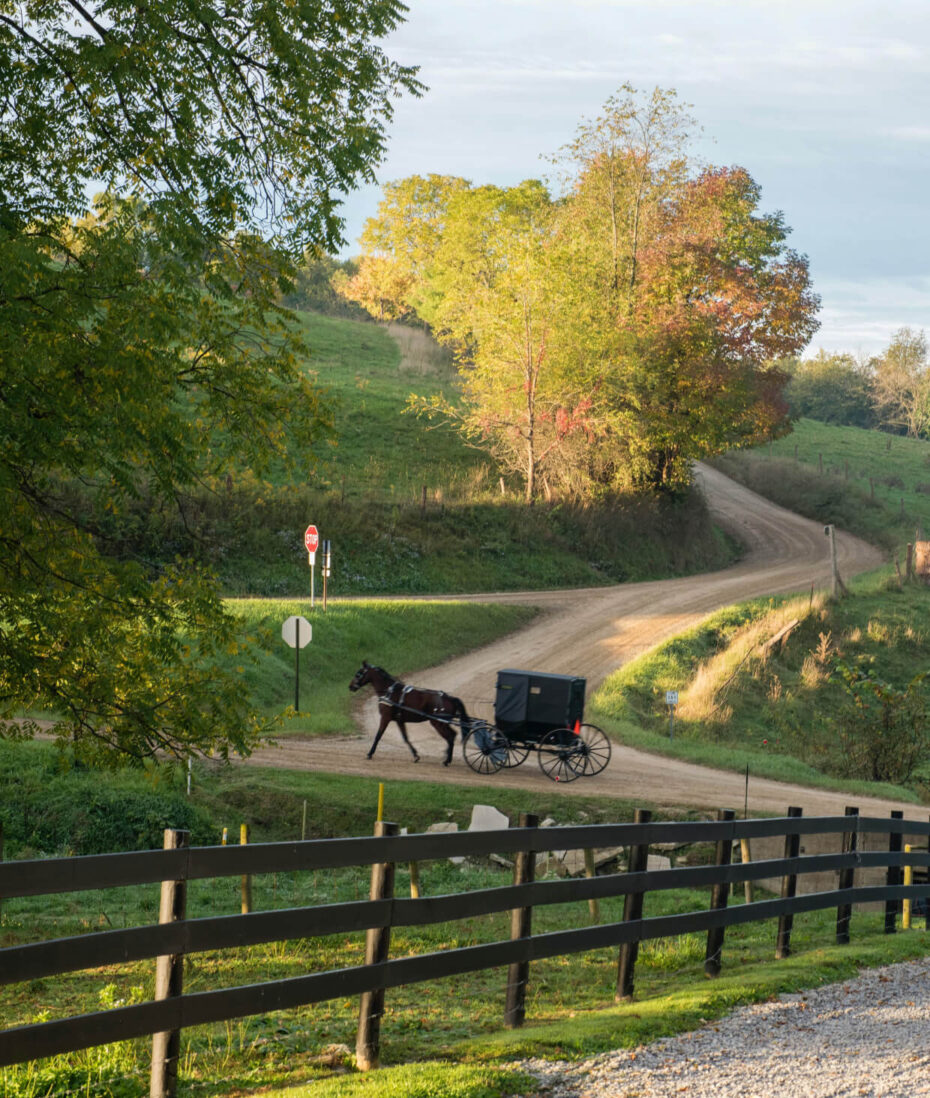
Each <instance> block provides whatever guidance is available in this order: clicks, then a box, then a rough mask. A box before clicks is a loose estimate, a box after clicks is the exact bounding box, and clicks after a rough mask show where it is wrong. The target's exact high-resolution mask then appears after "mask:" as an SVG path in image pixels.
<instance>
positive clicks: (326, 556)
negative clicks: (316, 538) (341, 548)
mask: <svg viewBox="0 0 930 1098" xmlns="http://www.w3.org/2000/svg"><path fill="white" fill-rule="evenodd" d="M331 545H332V542H330V541H329V540H328V539H327V538H324V539H323V612H324V613H325V612H326V581H327V580H328V579H329V576H330V564H331V562H332V551H331V548H330V547H331Z"/></svg>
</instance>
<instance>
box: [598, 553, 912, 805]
mask: <svg viewBox="0 0 930 1098" xmlns="http://www.w3.org/2000/svg"><path fill="white" fill-rule="evenodd" d="M850 587H851V595H850V597H848V598H844V599H839V600H836V601H831V600H828V599H825V598H824V597H822V596H821V597H815V598H814V599H813V600H811V599H810V596H803V597H800V598H790V597H782V598H772V599H757V600H753V601H751V602H747V603H742V604H739V605H736V606H731V607H727V608H726V609H725V610H722V611H720V612H718V613H716V614H713V615H711V616H710V617H708V618H707V619H706V620H705V621H704V622H702V623H701V624H700V625H698V626H697V627H695V628H694V629H691V630H689V631H687V632H685V633H683V634H681V635H679V636H677V637H674V638H673V639H672V640H670V641H668V642H666V643H665V644H662V645H660V646H658V647H657V648H656V649H654V650H652V651H651V652H648V653H646V654H645V655H644V656H642V657H640V658H639V659H638V660H635V661H633V662H631V663H629V664H627V665H626V666H625V667H623V668H621V669H620V670H619V671H617V672H616V673H615V674H613V675H612V676H610V678H608V679H607V681H606V682H605V683H604V684H603V686H602V687H601V688H600V690H599V691H598V692H597V694H596V695H595V697H594V698H593V699H592V703H591V705H590V707H589V716H590V719H592V720H593V721H595V723H598V724H601V725H602V726H603V727H604V728H605V730H606V731H608V732H609V733H610V734H611V735H612V736H614V737H615V738H617V739H619V740H621V741H622V742H625V743H630V744H632V745H634V746H637V747H641V748H643V749H645V750H649V751H654V752H657V753H660V754H665V755H671V756H675V757H678V758H684V759H688V760H689V761H691V762H696V763H701V764H704V765H708V766H716V767H722V768H724V769H730V770H737V771H742V770H744V769H745V768H746V767H747V766H748V767H749V768H750V770H751V771H752V773H753V774H756V775H758V776H760V777H766V778H772V779H775V780H779V781H790V782H797V783H800V784H804V785H811V786H819V787H821V788H828V789H836V790H844V791H847V792H851V793H859V794H861V795H867V796H885V797H890V798H894V799H899V800H910V801H914V802H916V803H919V802H920V801H921V800H922V799H925V798H926V796H927V793H928V778H930V774H928V773H927V767H928V762H927V754H928V753H930V752H928V751H927V749H926V747H924V748H923V751H924V755H923V758H922V761H919V762H918V763H917V765H915V766H914V767H913V769H912V772H911V773H909V774H904V773H903V771H902V770H901V768H897V769H896V768H895V766H894V765H892V763H893V762H894V760H891V761H889V760H887V759H885V760H879V762H880V763H881V765H880V766H878V765H876V760H875V757H874V753H873V754H872V755H871V756H870V755H869V754H868V753H867V752H865V753H864V752H863V751H862V750H861V749H860V748H861V745H862V741H863V740H864V739H865V738H866V737H867V736H868V735H870V734H872V733H875V732H876V729H877V730H878V732H880V733H881V736H883V737H884V738H885V740H886V741H889V742H890V737H891V734H892V731H893V729H892V728H891V726H890V725H889V723H888V717H889V712H888V711H886V707H885V706H883V704H882V703H881V701H880V699H879V698H877V697H875V696H874V695H873V696H870V697H866V696H865V695H864V694H863V695H860V696H857V695H855V694H854V693H851V692H850V689H849V688H848V686H847V683H846V681H845V679H844V678H843V676H842V674H841V672H840V669H841V668H842V667H849V668H853V669H856V670H857V672H858V673H861V674H862V675H863V676H865V677H866V678H867V681H868V682H871V683H878V684H886V685H889V687H890V688H891V689H893V690H894V691H896V692H897V694H901V693H902V691H903V690H904V689H905V688H906V686H907V684H908V683H910V682H911V681H912V680H914V679H915V677H916V676H919V675H920V674H922V673H923V671H924V670H925V669H926V667H927V661H928V658H930V633H928V630H927V629H926V624H925V623H926V620H927V615H928V613H930V590H928V589H927V588H925V587H924V586H922V585H918V584H910V585H904V586H901V585H899V584H898V583H897V582H896V580H895V579H894V578H893V576H892V575H891V573H890V572H889V570H888V569H882V570H880V571H879V572H876V573H872V574H870V575H867V576H863V577H859V578H858V579H856V580H855V581H854V582H853V583H852V584H851V585H850ZM792 623H794V624H792ZM786 626H791V628H790V629H789V631H788V632H787V634H786V635H785V636H784V637H783V638H782V639H781V640H778V641H776V642H775V643H771V642H772V640H773V638H776V637H778V635H779V633H781V631H782V630H783V629H785V627H786ZM666 690H678V691H679V698H680V704H679V708H678V716H677V718H676V720H675V726H674V740H671V739H670V734H669V719H668V710H667V708H666V706H665V692H666ZM911 701H913V703H914V708H913V709H908V710H907V712H905V711H904V708H903V707H902V709H901V717H902V721H904V723H903V724H902V725H901V727H900V728H899V729H898V731H899V732H900V733H901V735H902V737H903V738H902V739H901V741H900V742H901V744H902V745H903V746H902V748H901V750H902V751H903V750H905V749H907V750H912V749H913V750H918V751H919V750H921V747H920V745H921V743H922V742H923V741H922V736H923V732H922V727H923V724H922V722H921V721H918V720H917V718H918V717H919V714H920V713H923V712H924V711H925V708H924V707H925V706H926V704H927V701H928V698H927V695H926V692H925V691H923V689H922V688H921V690H920V692H919V693H917V692H915V695H914V698H913V699H910V700H909V701H908V705H910V704H911ZM907 720H913V721H917V723H916V724H913V726H912V727H910V728H908V727H905V725H906V721H907ZM883 722H884V724H883ZM881 736H879V739H881Z"/></svg>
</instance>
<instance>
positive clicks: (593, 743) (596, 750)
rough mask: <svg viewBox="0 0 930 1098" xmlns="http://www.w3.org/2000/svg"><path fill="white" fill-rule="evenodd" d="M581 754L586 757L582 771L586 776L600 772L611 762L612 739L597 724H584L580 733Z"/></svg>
mask: <svg viewBox="0 0 930 1098" xmlns="http://www.w3.org/2000/svg"><path fill="white" fill-rule="evenodd" d="M578 739H579V740H580V741H581V743H580V750H581V756H582V758H583V759H584V769H583V771H582V773H583V774H584V776H585V777H586V778H590V777H591V776H592V775H594V774H600V772H601V771H602V770H603V769H604V767H605V766H606V765H607V764H608V763H609V762H610V740H609V739H608V738H607V736H606V735H605V734H604V733H603V732H602V731H601V730H600V728H598V727H597V725H596V724H583V725H582V726H581V731H580V732H579V733H578Z"/></svg>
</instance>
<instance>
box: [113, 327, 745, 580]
mask: <svg viewBox="0 0 930 1098" xmlns="http://www.w3.org/2000/svg"><path fill="white" fill-rule="evenodd" d="M300 320H301V323H302V324H303V326H304V328H305V330H306V334H307V337H308V342H309V344H310V346H311V348H312V354H311V356H310V358H309V359H308V361H307V362H306V369H307V371H308V372H309V373H310V374H311V375H312V376H313V377H314V378H315V379H316V381H317V382H318V384H319V385H320V386H321V387H322V388H323V389H325V390H326V392H327V393H328V396H329V398H330V400H331V402H332V403H333V404H334V406H335V439H334V440H333V442H332V443H325V442H324V443H321V445H320V447H319V452H318V454H316V455H314V456H315V457H316V459H317V460H316V464H315V467H314V469H313V472H312V475H311V476H310V477H309V479H308V480H307V481H306V483H302V484H293V483H288V482H287V480H286V478H285V477H284V476H283V474H278V475H276V476H272V478H271V479H270V480H269V481H266V482H260V483H259V482H256V480H255V478H254V477H252V476H251V475H250V474H249V473H248V472H247V471H245V470H244V471H243V472H242V473H241V474H240V475H235V476H232V477H230V478H228V479H227V481H226V482H225V484H223V485H219V486H216V488H215V490H212V491H210V490H207V489H204V490H202V491H200V492H198V493H195V494H192V495H191V496H190V497H188V498H187V499H186V500H184V501H183V505H184V512H185V513H184V516H183V518H180V517H177V516H174V515H172V514H169V513H165V512H157V513H156V512H153V510H152V509H147V508H146V506H145V501H140V505H139V508H138V511H137V513H136V514H135V515H134V516H133V522H132V523H130V524H126V525H125V526H124V527H123V528H121V529H120V530H118V531H117V532H116V534H115V536H114V533H113V531H110V532H109V534H110V539H111V543H112V544H114V545H115V546H116V548H117V550H118V552H120V553H122V554H125V555H134V556H137V557H141V558H142V559H143V560H145V561H147V562H148V563H150V564H152V565H158V564H159V563H161V562H163V561H165V560H173V559H174V558H175V557H176V556H182V557H196V558H199V559H201V560H203V561H205V562H207V563H208V564H210V565H211V566H212V567H213V568H215V570H216V571H217V573H218V575H219V577H220V579H221V582H222V585H223V588H224V590H225V592H226V593H227V594H229V595H264V596H305V595H306V594H307V593H308V591H309V583H310V576H309V570H308V567H307V558H306V555H305V552H304V549H303V540H302V539H303V531H304V529H305V528H306V526H307V525H308V523H311V522H312V523H314V524H315V525H316V526H317V527H318V528H319V530H320V534H321V537H324V538H329V539H330V540H331V541H332V545H333V576H332V580H331V584H330V591H331V593H332V594H334V595H359V594H404V593H436V592H442V593H449V594H454V593H459V592H466V591H489V590H490V591H494V590H514V589H520V588H533V589H544V588H548V587H573V586H594V585H598V584H609V583H618V582H623V581H625V580H638V579H652V578H661V577H665V576H672V575H683V574H687V573H693V572H699V571H705V570H708V569H713V568H719V567H722V566H724V565H725V564H727V563H729V562H730V561H732V560H733V559H734V557H735V556H736V553H737V549H736V547H735V546H734V545H733V543H732V542H730V541H728V539H726V538H725V537H724V536H723V535H722V534H720V533H719V531H717V530H715V529H714V527H713V525H712V523H711V521H710V519H709V517H708V515H707V512H706V509H705V507H704V505H703V501H702V500H701V498H700V496H698V495H697V494H694V493H692V494H689V495H684V496H678V497H675V498H673V499H666V500H662V501H656V500H651V499H643V498H624V497H619V498H618V497H612V498H610V499H604V500H601V501H598V502H596V503H587V504H582V503H572V502H567V501H552V502H549V503H540V504H537V505H536V506H534V507H526V506H525V505H524V504H523V502H522V500H521V499H520V497H519V494H518V490H517V486H516V485H508V484H507V483H506V482H502V481H501V479H500V477H499V476H498V475H497V473H496V472H495V471H494V470H493V469H492V467H491V463H490V461H489V459H488V458H487V457H486V456H485V455H483V454H482V453H480V452H479V451H477V450H474V449H470V448H469V447H467V446H466V445H465V444H464V442H463V441H462V440H461V439H460V437H459V436H458V435H456V434H454V433H453V432H452V431H450V430H447V429H443V428H441V427H432V428H431V427H430V425H428V424H426V423H425V422H422V421H420V420H418V419H417V418H416V417H414V416H412V415H408V414H405V412H404V406H405V404H406V402H407V398H408V396H409V395H410V394H411V393H412V392H416V393H417V394H419V395H421V396H429V395H431V394H433V393H436V392H438V391H444V392H446V393H447V394H448V393H450V392H452V391H453V385H454V371H453V370H452V368H451V365H450V363H449V361H448V358H447V356H446V355H445V353H444V352H443V351H442V350H441V349H440V348H439V347H438V346H437V345H436V344H435V343H433V342H432V341H431V340H429V339H428V338H427V337H426V336H425V335H424V334H423V333H422V332H420V331H417V330H411V329H409V328H407V329H405V328H400V327H399V326H393V327H392V329H391V330H388V329H386V328H384V327H380V326H378V325H376V324H373V323H360V322H357V321H352V320H344V319H339V318H333V317H325V316H322V315H317V314H313V313H302V314H300ZM318 582H319V581H318ZM318 590H319V587H318Z"/></svg>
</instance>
